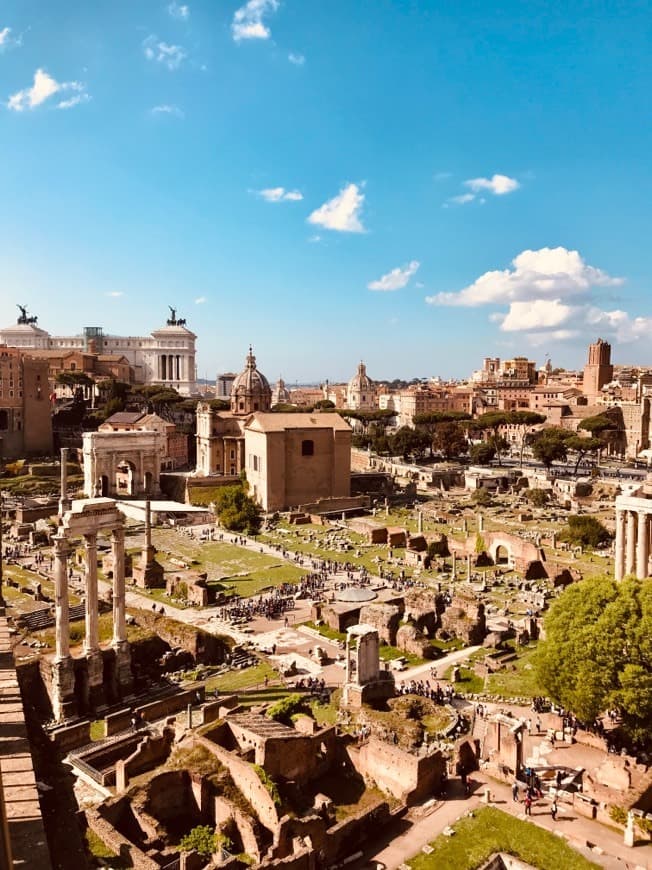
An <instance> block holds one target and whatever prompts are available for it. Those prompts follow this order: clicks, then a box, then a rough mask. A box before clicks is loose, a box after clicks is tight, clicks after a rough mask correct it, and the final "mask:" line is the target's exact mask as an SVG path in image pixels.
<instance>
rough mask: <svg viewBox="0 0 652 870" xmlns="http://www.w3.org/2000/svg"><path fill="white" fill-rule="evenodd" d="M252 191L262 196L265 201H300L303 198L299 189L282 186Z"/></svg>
mask: <svg viewBox="0 0 652 870" xmlns="http://www.w3.org/2000/svg"><path fill="white" fill-rule="evenodd" d="M252 192H253V193H255V194H257V195H258V196H260V197H262V198H263V199H264V200H265V202H300V201H301V200H302V199H303V194H302V193H301V191H300V190H286V189H285V188H284V187H267V188H265V189H264V190H254V191H252Z"/></svg>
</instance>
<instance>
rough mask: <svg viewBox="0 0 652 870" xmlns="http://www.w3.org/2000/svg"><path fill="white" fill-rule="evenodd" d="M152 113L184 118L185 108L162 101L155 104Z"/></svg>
mask: <svg viewBox="0 0 652 870" xmlns="http://www.w3.org/2000/svg"><path fill="white" fill-rule="evenodd" d="M149 111H150V114H151V115H167V116H168V117H173V118H183V117H184V114H183V110H182V109H180V108H179V107H178V106H175V105H173V104H171V103H161V105H160V106H153V107H152V108H151V109H150V110H149Z"/></svg>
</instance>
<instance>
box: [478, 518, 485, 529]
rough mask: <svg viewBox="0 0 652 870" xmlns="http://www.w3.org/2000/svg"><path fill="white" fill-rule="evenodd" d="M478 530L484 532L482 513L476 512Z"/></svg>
mask: <svg viewBox="0 0 652 870" xmlns="http://www.w3.org/2000/svg"><path fill="white" fill-rule="evenodd" d="M478 532H479V533H480V534H481V533H482V532H484V514H478Z"/></svg>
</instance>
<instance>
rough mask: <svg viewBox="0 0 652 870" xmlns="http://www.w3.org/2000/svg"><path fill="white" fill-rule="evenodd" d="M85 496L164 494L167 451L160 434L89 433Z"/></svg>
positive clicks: (85, 447)
mask: <svg viewBox="0 0 652 870" xmlns="http://www.w3.org/2000/svg"><path fill="white" fill-rule="evenodd" d="M83 443H84V446H83V460H84V494H85V495H86V497H87V498H96V497H97V496H99V495H101V496H104V497H108V498H119V499H124V498H141V499H145V498H151V497H156V496H157V495H158V494H159V493H160V479H161V462H162V459H163V453H164V450H165V440H164V437H163V436H162V435H161V434H160V433H159V432H149V431H142V432H141V431H128V432H85V433H84V435H83Z"/></svg>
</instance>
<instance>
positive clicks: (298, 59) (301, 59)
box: [288, 51, 306, 66]
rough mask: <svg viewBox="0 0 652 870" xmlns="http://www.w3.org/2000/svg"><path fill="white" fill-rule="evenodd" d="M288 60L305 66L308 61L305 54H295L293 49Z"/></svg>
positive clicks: (296, 64)
mask: <svg viewBox="0 0 652 870" xmlns="http://www.w3.org/2000/svg"><path fill="white" fill-rule="evenodd" d="M288 60H289V61H290V63H293V64H294V65H295V66H303V65H304V63H305V62H306V58H305V56H304V55H303V54H295V53H294V52H292V51H291V52H290V53H289V54H288Z"/></svg>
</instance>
